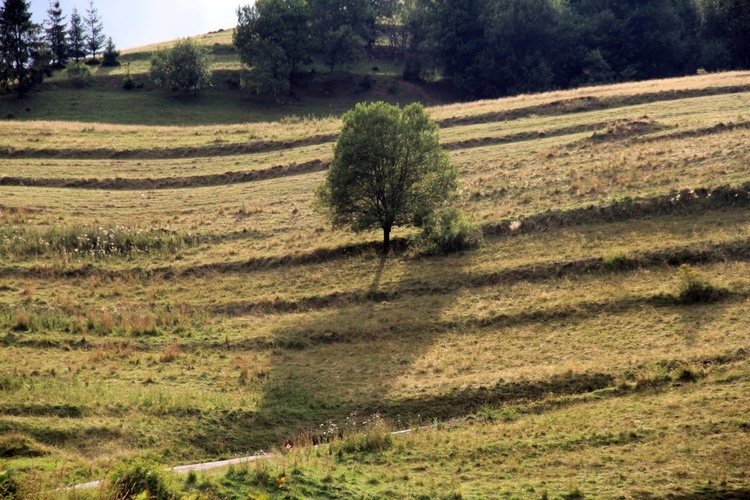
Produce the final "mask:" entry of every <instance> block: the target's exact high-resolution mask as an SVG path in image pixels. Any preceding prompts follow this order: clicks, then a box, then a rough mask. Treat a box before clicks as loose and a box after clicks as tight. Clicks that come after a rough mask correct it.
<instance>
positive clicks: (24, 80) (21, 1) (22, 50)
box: [0, 0, 41, 97]
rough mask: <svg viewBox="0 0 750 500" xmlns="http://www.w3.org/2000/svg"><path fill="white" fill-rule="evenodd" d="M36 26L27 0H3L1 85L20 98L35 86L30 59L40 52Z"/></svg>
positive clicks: (0, 36) (0, 46) (0, 49)
mask: <svg viewBox="0 0 750 500" xmlns="http://www.w3.org/2000/svg"><path fill="white" fill-rule="evenodd" d="M38 29H39V28H38V26H36V25H35V24H34V23H33V22H32V20H31V12H30V10H29V3H28V2H27V1H26V0H6V1H5V2H4V4H3V7H2V9H0V85H2V86H3V87H4V88H5V89H6V90H11V89H15V90H16V91H17V92H18V96H19V97H22V96H23V95H24V94H26V93H27V92H28V91H29V90H30V89H31V87H32V86H33V85H34V84H35V83H37V82H36V80H35V78H34V74H33V71H32V67H31V66H32V60H33V59H34V58H35V56H36V54H37V53H38V52H39V51H40V50H41V48H40V47H39V40H38V37H37V32H38Z"/></svg>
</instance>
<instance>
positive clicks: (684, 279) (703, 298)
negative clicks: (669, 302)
mask: <svg viewBox="0 0 750 500" xmlns="http://www.w3.org/2000/svg"><path fill="white" fill-rule="evenodd" d="M679 278H680V284H679V290H678V294H677V300H678V302H680V303H681V304H701V303H711V302H716V301H717V300H721V299H722V298H724V297H725V296H726V295H727V294H728V293H729V290H727V289H726V288H723V287H719V286H716V285H713V284H711V283H709V282H708V281H707V280H706V279H705V278H704V277H703V276H701V275H700V273H698V271H696V270H695V269H693V267H692V266H690V265H689V264H683V265H682V266H680V270H679Z"/></svg>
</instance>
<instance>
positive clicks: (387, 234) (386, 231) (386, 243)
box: [383, 226, 391, 255]
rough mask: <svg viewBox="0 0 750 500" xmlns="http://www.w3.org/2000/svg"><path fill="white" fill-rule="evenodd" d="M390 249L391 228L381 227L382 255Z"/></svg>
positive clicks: (386, 253)
mask: <svg viewBox="0 0 750 500" xmlns="http://www.w3.org/2000/svg"><path fill="white" fill-rule="evenodd" d="M390 249H391V226H383V255H388V251H389V250H390Z"/></svg>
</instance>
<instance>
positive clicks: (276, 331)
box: [0, 34, 750, 498]
mask: <svg viewBox="0 0 750 500" xmlns="http://www.w3.org/2000/svg"><path fill="white" fill-rule="evenodd" d="M216 36H219V34H217V35H216ZM102 85H103V84H102ZM56 92H57V93H58V94H55V93H56ZM64 92H71V95H73V94H72V93H73V92H74V91H72V90H70V91H68V90H65V89H64V84H63V83H60V88H59V89H58V90H50V91H49V92H47V91H44V92H40V93H38V94H35V96H34V97H33V99H34V100H36V99H39V100H40V101H35V102H41V100H43V99H45V97H43V96H45V95H50V96H52V95H57V96H58V97H60V96H62V95H64ZM96 92H99V90H96V88H94V89H88V90H85V91H83V92H82V93H81V94H80V96H81V99H83V98H84V97H86V98H88V97H90V96H92V95H95V94H96ZM102 92H109V91H105V90H102ZM111 92H121V91H119V90H114V89H113V90H112V91H111ZM123 92H124V91H123ZM108 95H110V94H108ZM118 95H119V94H118ZM122 95H123V96H125V97H126V98H127V101H124V102H127V103H129V106H130V107H132V109H134V110H137V109H138V108H137V106H140V104H134V103H136V102H137V101H138V100H140V99H143V96H144V95H153V96H156V95H157V92H156V91H154V92H152V93H150V94H149V93H146V92H144V93H141V94H127V93H123V94H122ZM212 98H213V97H207V99H212ZM217 98H218V97H217ZM352 98H353V99H355V98H357V96H355V95H354V94H353V97H352ZM50 99H52V98H51V97H50ZM154 99H164V96H163V95H162V96H159V97H154ZM749 101H750V73H726V74H719V75H705V76H700V77H693V78H683V79H675V80H664V81H656V82H644V83H634V84H623V85H616V86H610V87H597V88H586V89H579V90H575V91H570V92H555V93H549V94H540V95H533V96H520V97H517V98H511V99H503V100H497V101H484V102H477V103H470V104H465V105H451V106H439V107H433V108H430V109H429V111H430V113H431V115H432V116H433V118H435V119H436V120H438V122H439V123H440V126H441V140H442V142H443V144H444V145H445V147H446V148H447V149H448V150H449V151H450V154H451V157H452V158H453V160H454V161H455V162H456V163H457V164H458V165H460V167H461V182H462V185H463V195H462V199H461V201H460V206H461V208H462V209H464V210H466V211H467V212H469V213H471V214H472V216H473V217H474V218H475V219H476V220H477V221H478V222H479V223H480V224H481V227H482V230H483V232H484V235H485V242H484V245H483V246H482V247H481V248H479V249H478V250H475V251H470V252H464V253H461V254H454V255H448V256H438V257H423V256H420V255H418V254H417V252H416V251H415V250H414V249H413V248H410V247H409V244H408V238H409V236H410V235H411V234H412V231H411V230H408V229H400V230H399V231H398V234H397V236H398V238H400V240H399V243H398V245H397V246H398V247H399V250H398V251H397V252H396V253H395V254H393V255H391V256H389V257H388V258H387V259H382V258H381V257H380V256H379V255H378V254H377V253H376V248H377V240H378V235H377V234H363V235H353V234H350V233H347V232H334V231H331V230H330V229H328V228H327V227H326V226H325V225H324V223H323V221H322V220H321V219H320V218H319V216H318V215H316V214H315V213H314V211H313V209H312V193H313V191H314V188H315V187H316V186H317V185H318V184H319V183H320V181H321V180H322V178H323V176H324V175H325V173H324V171H325V169H326V167H327V162H328V161H329V159H330V156H331V146H332V144H333V141H334V140H335V137H336V133H337V130H338V128H339V126H340V123H339V120H338V118H336V117H335V114H334V115H331V116H328V114H326V117H325V118H315V117H314V116H307V117H287V118H284V119H283V120H279V121H273V122H260V123H250V122H243V119H242V115H241V113H238V114H235V115H232V114H228V115H227V116H223V115H222V116H220V113H219V111H216V110H214V111H212V113H214V114H213V115H210V116H208V117H206V116H204V115H203V114H202V112H200V111H199V110H195V113H196V116H200V117H201V118H199V119H196V120H195V121H194V123H192V124H190V122H191V119H192V118H191V117H190V113H192V112H193V108H191V106H192V104H190V103H187V104H186V103H173V104H172V105H170V106H169V107H168V108H167V111H165V113H164V115H163V116H162V118H160V119H159V120H156V119H155V120H154V123H153V124H149V125H126V124H123V123H127V122H129V120H130V119H129V118H123V119H122V120H114V119H113V120H109V119H104V118H102V117H103V116H104V115H103V114H99V115H97V116H98V117H99V118H97V119H92V120H91V121H77V120H79V119H80V118H74V117H71V120H66V119H65V116H64V115H63V114H62V112H60V113H61V114H58V115H54V114H53V115H51V116H52V118H50V119H49V120H48V121H39V120H6V121H2V122H0V146H1V147H0V158H1V159H0V221H1V222H2V225H0V332H1V333H0V344H1V345H2V350H0V394H1V395H2V397H0V471H2V470H5V469H7V468H12V469H16V470H17V471H18V472H17V473H16V477H18V478H20V479H19V481H21V482H22V483H23V485H24V487H25V488H27V489H26V492H27V494H29V495H31V496H38V495H40V494H41V492H42V491H44V492H52V491H53V490H54V488H57V487H59V486H61V485H69V484H73V483H76V482H80V481H84V480H88V479H96V478H99V477H102V476H103V475H104V474H105V473H106V472H107V471H108V470H110V468H111V467H112V466H113V464H115V463H118V462H120V461H122V460H124V459H127V458H132V457H145V458H149V459H152V460H156V461H158V462H160V463H163V464H165V465H178V464H184V463H191V462H196V461H202V460H208V459H218V458H225V457H231V456H237V455H242V454H246V453H253V452H256V451H258V450H276V449H278V448H281V447H283V445H284V443H285V441H287V440H289V441H291V442H293V446H292V450H291V452H289V453H286V454H284V455H283V456H281V457H280V458H277V459H276V460H271V461H270V462H268V463H263V464H261V465H257V466H254V465H253V466H249V467H248V468H244V467H241V468H235V469H232V470H231V471H229V472H228V473H227V474H223V473H222V475H220V476H206V477H199V478H198V480H197V481H193V482H191V483H189V484H187V485H183V486H185V487H186V488H193V489H192V490H191V491H192V493H193V494H195V495H199V494H202V495H204V496H206V497H208V498H211V497H212V495H213V496H215V497H225V496H230V493H231V494H232V495H237V497H240V496H241V497H247V495H248V493H250V492H253V493H254V494H256V493H257V494H268V495H277V494H278V495H280V496H283V495H289V496H290V497H300V498H307V497H324V498H325V497H351V496H353V497H368V496H369V497H382V498H393V497H395V498H399V497H402V498H411V497H419V496H420V495H422V496H423V497H427V498H433V497H439V496H445V497H452V498H459V497H463V498H487V497H492V496H498V495H500V496H508V497H513V498H520V497H531V498H540V497H542V496H543V495H548V496H550V497H553V498H555V497H561V496H565V497H567V498H580V497H581V496H585V497H638V498H652V497H667V496H669V495H672V498H674V497H677V498H708V497H712V496H717V495H720V494H723V495H727V496H726V498H740V497H742V496H743V495H747V494H748V493H750V490H749V488H750V484H749V480H748V473H749V472H750V456H748V454H747V449H748V447H749V446H750V436H749V435H748V429H750V421H749V420H748V417H747V415H748V410H750V399H749V396H748V394H750V393H749V392H748V388H749V387H748V383H749V382H750V360H749V359H748V354H747V352H748V349H750V333H748V332H750V328H748V326H750V325H749V324H748V321H749V320H748V318H747V314H746V311H747V308H748V304H749V302H748V298H749V297H750V280H749V278H748V276H750V274H748V271H749V270H750V269H749V268H748V261H749V256H750V172H749V171H748V161H747V159H748V153H750V116H748V115H747V110H748V109H749V108H748V102H749ZM107 102H108V103H109V102H110V101H109V100H108V101H107ZM341 105H342V106H343V104H341ZM183 106H185V107H187V108H189V110H188V111H186V110H185V107H183ZM217 109H218V108H217ZM133 112H134V113H136V112H137V111H133ZM29 113H31V114H32V115H33V114H34V113H36V111H31V112H29ZM253 113H255V110H254V111H253ZM274 113H277V112H274ZM274 113H269V114H268V116H271V115H273V114H274ZM113 116H119V113H113ZM123 116H125V115H123ZM133 116H135V114H134V115H133ZM148 116H152V115H148ZM253 116H258V115H253ZM141 119H144V120H145V118H143V117H142V118H141ZM74 120H75V121H74ZM683 265H688V266H690V267H682V268H681V267H680V266H683ZM691 292H694V293H692V294H691ZM373 415H377V417H373ZM381 420H382V421H384V422H385V424H382V423H380V422H381ZM365 421H367V422H368V424H364V422H365ZM363 425H364V428H365V429H369V430H366V431H365V434H358V433H357V432H358V431H360V430H361V429H362V428H363ZM418 425H423V426H425V425H432V428H424V429H421V430H420V431H419V432H416V433H413V434H410V435H399V436H392V437H390V436H388V435H387V434H386V432H385V430H384V429H394V430H395V429H402V428H406V427H411V426H418ZM339 429H345V432H344V433H343V434H344V439H343V440H340V441H337V442H335V443H334V444H332V445H331V447H330V448H329V447H327V446H319V447H317V448H316V447H313V446H307V447H305V446H303V445H304V444H306V443H307V444H309V445H312V443H313V441H315V442H318V441H319V440H321V439H322V438H324V437H326V436H327V435H338V434H339ZM282 477H283V478H285V479H284V480H281V479H280V478H282ZM180 481H181V480H180ZM181 485H182V483H181ZM280 486H283V487H280ZM201 492H202V493H201ZM99 494H100V492H94V493H92V495H94V496H96V495H99ZM101 494H103V493H101ZM50 495H52V496H54V493H50ZM731 495H735V496H734V497H732V496H731Z"/></svg>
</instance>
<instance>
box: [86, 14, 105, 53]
mask: <svg viewBox="0 0 750 500" xmlns="http://www.w3.org/2000/svg"><path fill="white" fill-rule="evenodd" d="M84 25H85V33H86V34H85V40H86V49H88V52H89V54H91V59H92V61H97V59H96V54H97V53H98V52H99V50H100V49H101V48H102V46H103V45H104V41H105V40H106V37H105V36H104V33H103V31H104V28H103V26H102V18H101V16H100V15H99V10H98V9H97V8H96V7H95V6H94V0H89V8H88V9H87V10H86V18H85V19H84ZM97 64H98V61H97Z"/></svg>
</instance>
